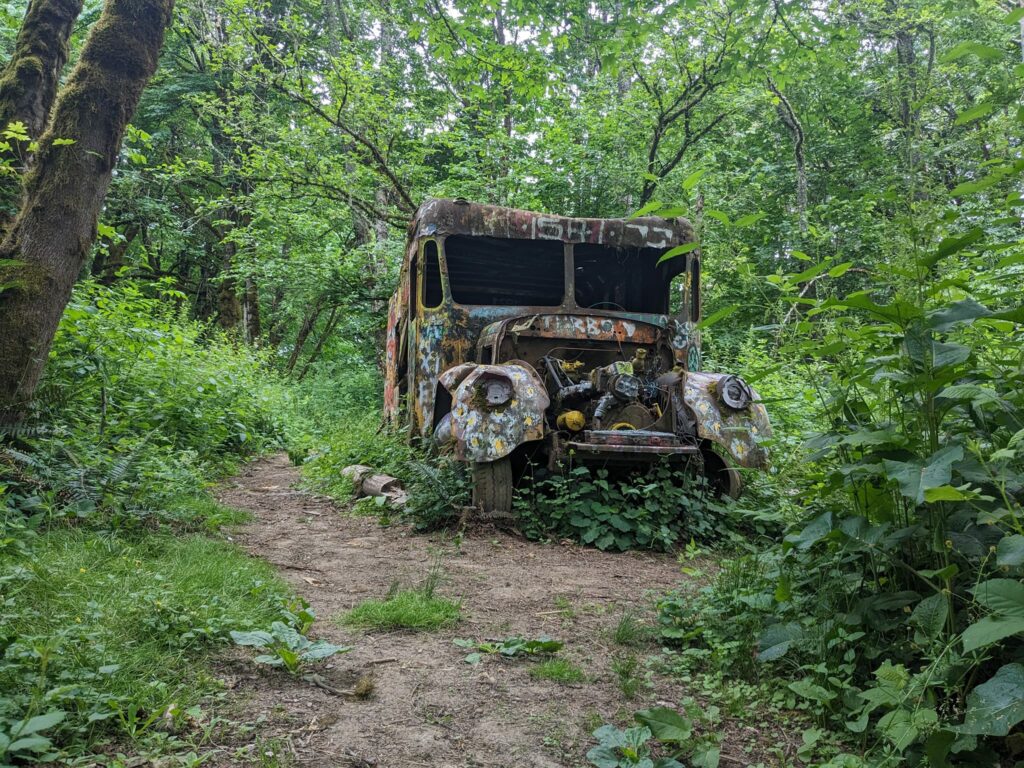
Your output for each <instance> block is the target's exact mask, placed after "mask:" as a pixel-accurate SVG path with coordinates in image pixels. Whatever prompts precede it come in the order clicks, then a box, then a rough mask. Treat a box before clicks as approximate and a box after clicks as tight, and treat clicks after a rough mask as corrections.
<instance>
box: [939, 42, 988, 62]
mask: <svg viewBox="0 0 1024 768" xmlns="http://www.w3.org/2000/svg"><path fill="white" fill-rule="evenodd" d="M971 55H973V56H977V57H978V58H979V59H983V60H985V61H994V60H996V59H1001V58H1003V52H1002V51H1000V50H999V49H998V48H993V47H992V46H991V45H983V44H981V43H976V42H974V41H970V40H969V41H966V42H963V43H960V44H959V45H955V46H953V47H952V48H951V49H950V50H949V51H947V52H946V53H944V54H943V55H942V56H940V57H939V61H941V62H942V63H943V64H945V63H948V62H950V61H956V60H957V59H962V58H963V57H964V56H971Z"/></svg>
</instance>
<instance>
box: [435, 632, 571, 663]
mask: <svg viewBox="0 0 1024 768" xmlns="http://www.w3.org/2000/svg"><path fill="white" fill-rule="evenodd" d="M452 642H453V643H455V644H456V645H457V646H459V647H460V648H467V649H473V652H472V653H470V654H469V655H467V656H466V659H465V661H466V663H467V664H479V663H480V661H481V660H482V659H483V658H484V657H485V656H495V655H497V656H500V657H502V658H506V659H510V658H513V657H515V656H538V655H544V656H546V655H549V654H552V653H558V652H559V651H560V650H562V647H563V645H564V643H562V642H560V641H558V640H552V639H551V638H550V637H538V638H534V639H527V638H525V637H523V636H522V635H514V636H512V637H506V638H505V639H504V640H482V641H477V640H468V639H466V638H461V637H457V638H455V639H454V640H452Z"/></svg>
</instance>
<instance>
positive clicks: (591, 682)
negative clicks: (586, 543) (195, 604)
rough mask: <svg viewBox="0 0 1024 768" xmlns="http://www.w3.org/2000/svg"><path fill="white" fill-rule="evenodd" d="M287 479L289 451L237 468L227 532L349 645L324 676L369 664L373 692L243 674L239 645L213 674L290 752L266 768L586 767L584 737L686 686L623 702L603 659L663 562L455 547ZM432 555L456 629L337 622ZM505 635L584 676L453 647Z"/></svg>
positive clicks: (656, 684)
mask: <svg viewBox="0 0 1024 768" xmlns="http://www.w3.org/2000/svg"><path fill="white" fill-rule="evenodd" d="M298 479H299V477H298V472H297V470H296V469H295V467H293V466H291V465H290V464H289V463H288V461H287V458H286V457H283V456H275V457H271V458H267V459H263V460H260V461H257V462H255V463H253V464H251V465H249V466H248V467H247V469H246V470H245V471H244V472H243V473H242V474H241V475H239V476H238V477H237V478H235V479H234V480H233V481H232V482H230V483H229V484H228V485H227V486H225V487H224V488H223V489H222V491H221V493H220V498H221V500H222V501H223V502H224V503H226V504H229V505H231V506H234V507H238V508H241V509H246V510H250V511H251V512H252V513H253V514H254V516H255V520H254V521H253V522H252V523H251V524H249V525H247V526H245V527H244V528H242V529H241V530H239V531H238V532H237V533H236V534H234V536H233V537H234V538H236V540H237V541H238V542H239V543H240V544H241V545H242V546H243V547H244V548H245V549H246V550H248V551H249V552H251V553H252V554H254V555H258V556H260V557H263V558H265V559H266V560H268V561H269V562H271V563H273V564H274V565H276V566H278V568H279V569H280V570H281V573H282V575H283V577H284V578H285V579H287V580H288V581H289V582H290V583H291V584H292V585H293V586H294V588H295V590H296V592H298V593H299V594H301V595H303V596H304V597H305V598H306V599H307V600H308V601H309V602H310V603H311V604H312V606H313V608H314V609H315V611H316V614H317V616H318V617H319V620H318V621H317V624H316V626H315V627H314V630H313V632H312V634H313V635H316V636H320V637H326V638H328V639H330V640H332V641H334V642H337V643H343V644H347V645H352V646H354V650H353V651H352V652H351V653H349V654H346V655H344V656H339V657H335V658H334V659H331V660H330V661H329V662H328V663H327V664H325V665H324V666H323V667H322V668H321V670H320V671H321V672H322V674H323V675H324V676H325V677H327V678H328V679H329V680H330V681H331V682H332V684H333V685H336V686H337V687H341V688H346V687H348V686H350V685H351V684H352V682H353V681H355V680H356V679H358V678H359V677H360V675H363V674H365V673H367V672H372V674H373V675H374V682H375V686H376V687H375V690H374V693H373V695H372V696H371V697H369V698H368V699H366V700H359V701H357V700H349V699H344V698H340V697H336V696H332V695H330V694H328V693H326V692H325V691H323V690H320V689H318V688H314V687H312V686H310V685H309V684H308V683H303V682H301V681H295V680H292V679H290V678H289V677H288V676H287V675H285V674H283V673H280V672H278V671H274V670H260V669H255V668H254V667H253V665H252V664H251V663H249V662H248V660H247V658H246V657H245V655H243V654H241V653H240V654H239V657H238V660H237V662H235V663H229V664H228V668H227V669H226V670H225V674H226V675H227V676H228V677H229V678H230V679H231V681H232V684H233V685H234V691H235V695H233V696H232V697H231V698H232V699H235V700H237V701H239V702H244V709H245V711H246V713H247V714H246V718H247V719H248V720H250V721H257V722H260V723H261V724H260V725H259V726H258V731H257V734H256V737H257V741H256V743H257V744H264V745H266V744H273V745H276V746H275V747H273V748H272V749H270V750H269V751H273V749H277V750H278V752H280V751H282V750H284V751H285V752H287V753H289V754H287V755H286V756H285V759H283V760H281V761H280V762H273V761H268V760H263V764H269V765H277V764H281V765H289V764H291V765H301V766H354V767H357V768H359V767H363V766H380V767H381V768H385V767H386V768H406V767H407V766H431V767H433V768H448V767H452V768H454V767H455V766H458V767H459V768H469V767H470V766H474V767H476V766H494V767H498V766H500V767H501V768H512V767H513V766H514V767H515V768H520V767H522V768H527V767H531V768H532V767H537V768H541V767H544V768H548V767H555V766H582V765H584V764H585V760H584V759H583V755H584V754H585V752H586V750H587V749H588V748H589V746H590V732H591V731H592V730H593V728H595V727H596V726H597V725H600V724H601V722H602V721H608V720H611V719H614V718H615V717H616V716H617V715H618V716H619V717H621V716H622V714H623V713H630V712H632V711H633V710H635V709H637V708H641V707H643V706H651V705H653V704H654V703H655V702H662V703H667V704H672V705H675V704H678V702H679V699H680V697H681V696H682V695H683V691H681V690H679V689H678V687H677V686H674V685H673V684H671V683H670V682H667V681H666V680H665V679H663V678H660V677H656V678H655V679H654V680H653V682H650V683H648V684H647V686H646V687H644V689H643V691H642V693H641V694H640V696H639V697H637V698H636V699H634V700H632V701H631V700H629V699H627V698H626V697H625V696H624V694H623V693H622V691H621V690H620V685H619V677H618V675H617V674H616V673H615V672H614V671H613V670H612V666H611V665H612V661H613V659H614V658H615V657H616V656H620V657H621V656H622V655H623V654H625V653H627V652H628V649H624V648H622V647H621V646H617V645H615V643H614V642H613V639H612V634H613V632H614V629H615V626H616V625H617V623H618V621H619V619H620V617H621V615H622V612H623V610H624V609H625V608H626V607H627V606H629V607H633V608H634V609H638V610H643V609H644V606H646V605H649V599H647V598H646V597H645V593H647V592H648V590H658V591H662V590H664V589H666V588H670V587H672V586H674V585H676V584H677V583H678V582H679V580H680V579H681V578H684V577H683V576H682V575H681V572H680V568H679V566H678V564H677V563H676V561H675V559H674V558H672V557H669V556H655V555H648V554H638V553H627V554H606V553H602V552H598V551H595V550H591V549H582V548H578V547H574V546H560V545H547V546H546V545H541V544H533V543H529V542H526V541H523V540H521V539H518V538H515V537H513V536H510V535H505V534H502V533H493V532H486V531H484V532H477V533H473V534H467V536H466V537H465V539H464V540H463V541H462V542H461V543H457V542H456V541H455V540H454V539H453V538H452V537H451V535H450V534H449V535H434V536H424V535H416V534H413V533H412V532H411V531H410V530H409V529H408V528H407V527H405V526H399V525H396V526H392V527H388V528H382V527H381V526H380V525H379V523H378V522H377V520H376V519H375V518H368V517H353V516H350V515H347V514H346V513H345V511H344V510H343V509H341V508H339V507H337V506H335V505H333V504H331V503H330V502H329V501H327V500H324V499H321V498H317V497H314V496H311V495H308V494H306V493H303V492H301V491H298V490H296V489H295V488H294V487H293V486H294V484H295V483H296V482H297V481H298ZM438 562H439V563H440V568H441V569H442V571H443V574H444V578H443V581H442V585H441V587H440V589H439V593H440V594H442V595H444V596H448V597H452V598H456V599H461V601H462V612H463V619H462V622H461V623H460V624H459V625H458V626H456V627H454V628H452V629H448V630H442V631H439V632H429V633H425V632H421V633H413V632H406V631H403V632H391V633H380V632H361V631H354V630H349V629H345V628H342V627H340V626H339V625H338V624H337V623H335V622H334V621H333V620H334V619H335V618H336V617H337V616H339V615H340V614H342V613H344V612H345V611H346V610H348V609H350V608H352V607H353V606H354V605H355V604H356V603H358V602H360V601H362V600H365V599H367V598H381V597H384V596H385V595H386V594H387V592H388V589H389V588H390V587H391V586H392V584H394V583H395V582H396V581H401V582H403V583H406V584H409V585H412V584H418V583H421V582H422V581H423V580H424V578H425V577H426V576H427V574H428V572H429V571H430V569H431V566H432V564H434V563H438ZM517 633H521V634H523V635H526V636H530V637H535V636H538V635H545V634H546V635H549V636H551V637H554V638H556V639H559V640H563V641H565V649H564V650H563V651H562V653H561V654H560V655H562V656H564V657H566V658H567V659H569V660H571V661H572V662H574V663H575V664H577V665H578V666H580V667H582V668H583V669H584V670H585V671H586V673H587V677H588V680H587V682H584V683H579V684H572V685H563V684H559V683H555V682H549V681H543V680H535V679H533V678H532V677H530V675H529V669H530V665H531V662H529V661H521V660H511V661H509V660H502V659H498V658H496V657H489V658H486V659H485V660H484V661H483V663H481V664H480V665H479V666H475V667H474V666H472V665H469V664H467V663H465V662H464V660H463V659H464V656H465V654H466V651H465V650H463V649H461V648H458V647H456V646H455V645H453V643H452V639H453V638H456V637H472V638H479V639H483V638H504V637H507V636H509V635H512V634H517ZM640 675H641V676H642V675H643V672H642V669H641V672H640ZM276 757H277V756H276V755H275V756H274V758H275V759H276ZM233 760H234V762H231V761H228V762H225V763H223V764H234V765H239V764H242V765H251V764H254V762H255V761H254V759H253V756H252V755H251V754H250V755H248V756H246V755H244V754H240V755H239V756H238V757H236V758H234V759H233ZM257 764H258V763H257Z"/></svg>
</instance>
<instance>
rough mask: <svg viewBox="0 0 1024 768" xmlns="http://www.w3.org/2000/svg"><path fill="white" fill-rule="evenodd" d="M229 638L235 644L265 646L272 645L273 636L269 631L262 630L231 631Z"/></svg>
mask: <svg viewBox="0 0 1024 768" xmlns="http://www.w3.org/2000/svg"><path fill="white" fill-rule="evenodd" d="M230 634H231V639H232V640H234V641H235V645H248V646H253V647H255V648H266V647H267V646H268V645H273V643H274V636H273V635H271V634H270V633H269V632H264V631H263V630H256V631H254V632H235V631H234V630H232V631H231V633H230Z"/></svg>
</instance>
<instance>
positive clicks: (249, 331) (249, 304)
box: [242, 275, 263, 345]
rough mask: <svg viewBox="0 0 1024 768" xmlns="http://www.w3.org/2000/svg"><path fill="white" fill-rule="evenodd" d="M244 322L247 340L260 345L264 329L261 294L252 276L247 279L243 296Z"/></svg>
mask: <svg viewBox="0 0 1024 768" xmlns="http://www.w3.org/2000/svg"><path fill="white" fill-rule="evenodd" d="M242 299H243V301H242V321H243V323H244V325H245V340H246V342H247V343H249V344H252V345H256V344H258V343H259V340H260V336H261V335H262V334H263V328H262V326H261V324H260V292H259V287H258V286H257V285H256V279H255V278H254V277H252V276H251V275H250V276H249V277H246V278H245V293H244V294H243V296H242Z"/></svg>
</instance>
